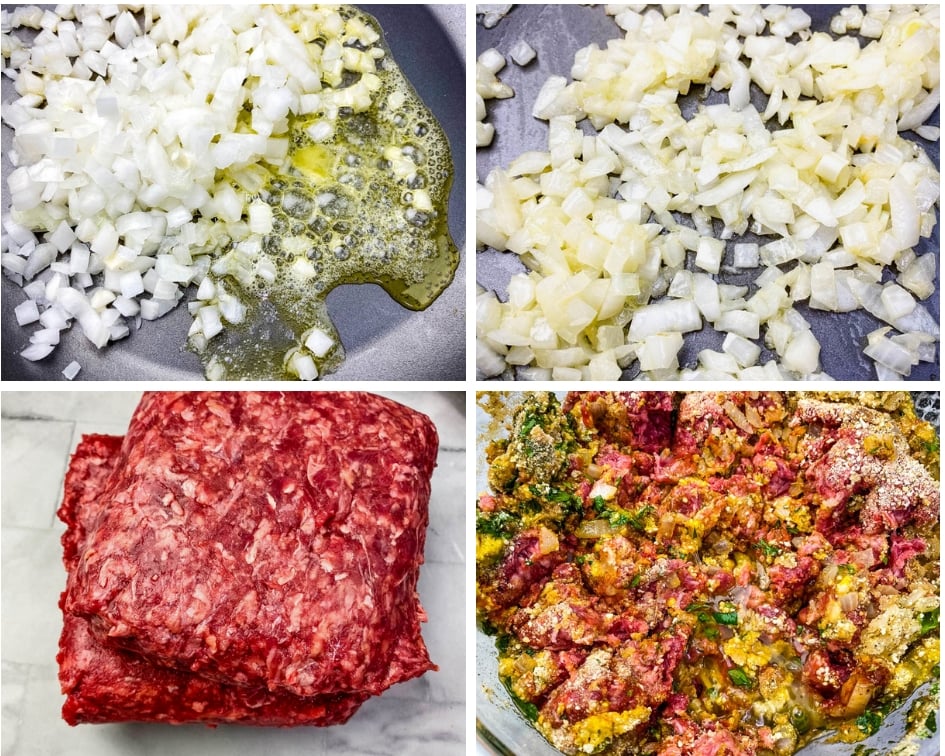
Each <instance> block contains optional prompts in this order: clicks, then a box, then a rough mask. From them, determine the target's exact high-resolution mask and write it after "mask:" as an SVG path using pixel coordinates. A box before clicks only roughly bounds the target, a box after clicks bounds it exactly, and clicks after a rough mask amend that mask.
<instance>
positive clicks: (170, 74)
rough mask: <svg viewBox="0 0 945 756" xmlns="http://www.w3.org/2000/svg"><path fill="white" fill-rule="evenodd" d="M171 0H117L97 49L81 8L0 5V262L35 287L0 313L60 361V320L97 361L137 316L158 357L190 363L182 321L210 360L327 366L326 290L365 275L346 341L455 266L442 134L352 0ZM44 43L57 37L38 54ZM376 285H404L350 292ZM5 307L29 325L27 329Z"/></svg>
mask: <svg viewBox="0 0 945 756" xmlns="http://www.w3.org/2000/svg"><path fill="white" fill-rule="evenodd" d="M176 10H177V13H176V14H174V15H172V14H168V13H163V14H162V12H161V9H160V8H157V7H145V8H144V9H143V10H142V11H141V12H139V13H137V14H132V13H131V12H128V11H120V12H119V15H118V16H116V17H114V18H112V17H111V16H110V17H109V19H107V20H105V21H104V27H103V28H104V29H105V30H106V31H105V32H102V31H101V29H99V32H100V33H99V34H98V36H100V37H103V39H102V41H101V45H100V46H101V48H102V50H101V51H100V52H98V51H93V50H89V51H85V50H83V49H81V48H82V45H85V44H86V42H87V41H89V40H92V39H95V38H96V35H94V34H92V32H91V31H90V29H85V25H92V21H93V20H95V19H98V20H99V21H101V20H102V18H101V16H98V15H95V14H96V13H97V12H98V11H97V10H96V9H95V8H94V7H90V9H89V10H86V11H83V12H79V13H74V12H72V11H68V10H67V11H65V13H66V15H68V16H70V17H69V18H67V19H59V20H58V21H57V23H56V24H52V23H51V20H50V19H47V18H46V17H45V16H43V15H42V13H41V12H39V13H40V16H39V17H37V18H33V17H31V16H30V15H29V14H30V12H29V11H27V10H25V9H22V8H21V9H16V10H14V11H12V14H11V15H10V16H8V20H10V21H11V22H12V23H13V25H14V26H15V27H16V28H15V30H14V31H15V32H16V35H17V36H15V35H12V34H11V35H10V36H9V37H7V38H6V39H7V41H8V42H9V46H10V48H11V51H12V52H11V54H12V55H13V57H12V58H11V68H12V69H15V70H17V71H18V72H19V73H18V76H17V79H16V82H15V88H16V91H17V94H18V95H19V96H20V97H19V99H18V100H16V101H15V102H13V104H12V105H10V106H9V107H8V108H5V111H6V112H5V115H6V117H5V123H6V124H7V125H8V126H11V129H12V131H14V132H15V135H14V136H13V138H12V140H11V141H12V144H11V145H9V150H8V151H7V143H6V142H7V137H8V136H9V133H10V130H6V133H5V152H6V155H5V157H7V156H8V157H10V158H11V159H12V162H13V166H14V168H13V169H12V170H11V171H10V173H9V175H8V176H6V178H7V182H8V185H9V187H10V192H9V196H10V199H11V211H10V213H9V215H8V216H6V217H5V226H6V228H5V231H6V232H7V233H6V234H5V248H4V251H5V252H7V254H4V272H5V273H6V274H7V277H8V278H11V279H12V280H13V281H14V283H16V284H19V285H21V286H23V287H24V288H25V289H26V294H27V296H28V297H29V299H28V301H27V302H26V303H23V302H22V299H21V298H22V295H21V294H19V292H16V293H15V294H14V296H15V298H16V300H17V307H18V309H16V311H15V312H14V309H13V307H5V309H4V320H5V334H11V333H12V335H13V336H14V337H18V338H17V339H16V341H17V342H18V343H17V346H16V347H15V348H16V349H17V352H18V358H20V359H21V361H22V358H25V359H26V360H33V361H36V362H38V363H40V365H43V364H51V363H53V362H56V364H57V366H58V363H59V360H58V359H56V357H57V356H56V355H53V354H52V353H53V352H54V351H56V347H57V344H58V341H59V339H58V337H59V334H60V333H61V332H63V331H65V332H66V333H63V340H64V341H66V342H71V341H74V340H75V338H74V337H75V336H77V335H82V336H84V337H85V339H83V340H82V342H83V343H84V342H85V341H88V342H89V343H90V344H91V345H93V346H94V347H97V350H96V351H95V352H93V356H92V358H91V359H88V358H87V357H86V356H83V359H88V364H90V365H92V366H96V365H97V363H98V362H100V361H101V359H102V357H103V356H105V355H107V354H109V353H110V352H111V353H114V352H116V351H117V352H120V351H121V350H122V349H123V348H124V349H127V348H128V347H129V346H130V347H132V351H133V352H138V351H139V350H140V349H142V348H144V346H143V345H142V347H139V345H138V344H137V343H134V342H135V341H136V337H137V339H140V338H143V337H145V336H147V337H148V338H149V339H151V340H152V341H154V342H155V344H154V349H151V350H150V352H149V356H150V357H152V358H153V357H156V358H157V359H156V360H155V361H157V362H158V363H161V362H165V363H184V364H187V365H192V366H193V367H196V365H195V364H194V362H195V360H194V358H193V357H188V356H187V355H186V354H183V353H180V350H181V349H183V348H184V347H185V342H186V348H187V349H188V350H189V351H190V352H191V353H192V354H193V355H195V356H196V357H197V358H199V360H200V362H201V363H202V364H203V370H204V372H205V374H206V377H208V378H210V379H240V378H255V379H269V378H277V379H278V378H303V379H312V378H316V377H319V376H322V375H325V374H330V373H332V372H335V371H337V370H338V369H339V368H340V366H341V365H342V363H343V361H344V359H345V349H344V346H343V344H342V338H341V336H340V335H339V333H338V330H337V328H336V326H335V323H334V322H333V321H332V317H330V316H329V311H328V305H327V302H326V300H327V297H328V295H329V293H330V292H332V291H333V290H335V289H336V288H337V287H339V286H341V285H343V284H375V285H376V286H373V287H368V288H367V289H366V290H365V291H364V294H363V295H362V306H361V308H360V309H359V322H360V325H359V327H358V328H359V338H358V339H357V340H356V341H355V347H356V349H359V348H360V347H362V345H364V344H365V343H367V342H369V341H371V340H373V339H375V338H377V337H378V336H379V335H380V333H381V332H384V331H386V330H390V329H391V328H395V327H396V324H399V323H401V322H404V323H406V320H408V319H409V318H408V316H407V315H406V314H404V315H399V314H396V313H395V314H394V315H391V311H392V310H393V311H396V310H398V309H399V307H402V308H404V311H420V310H424V309H427V308H429V307H430V305H431V304H432V303H433V302H434V301H436V300H437V299H438V298H439V296H440V295H441V294H442V293H443V291H444V290H445V289H446V288H447V287H448V286H449V285H450V283H451V282H452V281H453V278H454V275H455V272H456V270H457V267H458V264H459V253H458V250H457V248H456V245H455V244H454V241H453V238H452V237H451V233H450V226H449V224H448V218H447V209H448V207H447V206H448V204H449V200H450V190H451V186H452V183H453V159H452V156H451V153H450V144H449V139H448V137H447V134H446V132H445V131H444V129H443V127H442V126H441V125H440V123H438V121H437V118H436V117H435V116H434V114H433V113H432V112H431V110H430V109H429V108H428V107H427V105H425V104H424V102H423V101H422V100H421V98H420V96H419V95H418V94H417V92H416V91H415V90H414V88H413V87H412V86H411V83H410V82H409V81H408V80H407V78H406V76H405V75H404V73H403V72H402V70H401V69H400V67H399V66H398V65H397V63H396V62H395V61H394V60H393V56H392V55H391V53H390V50H389V48H388V47H387V45H386V42H385V40H384V39H383V37H382V35H381V28H380V26H379V24H378V23H377V21H376V20H375V19H374V18H373V17H372V16H370V15H368V14H367V13H364V12H362V11H360V10H358V9H357V8H354V7H351V6H332V7H328V6H325V7H319V6H309V7H289V6H285V7H283V6H280V7H279V8H276V7H271V8H266V9H263V10H261V11H260V12H259V13H255V12H254V11H252V10H247V11H245V12H243V13H240V12H238V11H235V10H230V11H227V12H226V13H222V12H221V9H219V8H212V7H210V8H207V7H196V6H189V7H181V8H178V9H176ZM415 10H416V9H415ZM49 13H50V14H51V13H52V12H51V11H50V12H49ZM18 14H19V15H18ZM72 16H74V18H73V17H72ZM431 20H432V17H431ZM37 26H44V27H48V28H43V29H41V30H40V31H39V32H38V34H37V33H33V32H31V31H30V29H29V27H32V28H34V29H35V28H36V27H37ZM99 26H102V24H99ZM395 26H397V25H396V24H395ZM20 27H27V28H26V29H25V30H23V29H22V28H20ZM77 29H78V31H77ZM398 33H399V34H401V35H402V34H403V30H402V29H400V28H399V27H398ZM57 34H58V36H56V35H57ZM20 37H22V39H20ZM69 40H72V41H73V42H75V43H76V44H71V43H70V42H69ZM209 40H213V46H214V49H215V50H216V52H215V55H214V56H208V55H206V50H207V49H208V44H209ZM76 45H78V47H79V54H78V56H77V57H72V53H74V52H76V51H75V50H73V49H72V48H73V47H76ZM53 48H55V49H53ZM60 48H61V50H60ZM50 50H52V51H53V52H55V51H56V50H60V52H62V51H63V50H64V51H65V52H64V53H62V55H61V56H60V57H61V60H60V59H59V58H57V59H56V61H57V65H55V66H52V68H50V70H48V71H47V70H46V69H45V68H43V66H44V65H47V66H48V65H49V63H48V60H49V55H50V54H52V53H50ZM34 51H35V53H36V54H34ZM40 53H42V54H40ZM106 53H107V55H106ZM96 56H98V57H96ZM99 58H105V59H106V62H107V65H106V66H104V67H103V66H99V65H98V63H100V62H101V61H99ZM59 63H62V66H59V65H58V64H59ZM66 64H69V66H70V67H71V70H70V71H69V74H65V75H64V71H65V68H63V66H66ZM90 66H92V68H91V69H90ZM98 68H101V69H102V70H101V72H100V71H98V70H97V69H98ZM53 69H55V70H53ZM70 74H71V75H70ZM83 77H84V78H83ZM435 96H439V94H437V95H435ZM5 98H7V99H9V97H7V95H6V92H5ZM441 105H442V103H441ZM40 127H42V128H40ZM47 132H48V133H47ZM454 138H455V135H454ZM103 185H104V186H107V187H111V188H110V189H109V191H107V192H105V191H104V190H102V186H103ZM100 195H101V196H100ZM453 210H454V212H455V208H453ZM31 232H35V236H33V234H32V233H31ZM454 232H455V228H454ZM34 247H35V249H34ZM377 287H380V288H382V289H383V290H384V291H385V292H386V294H387V295H388V296H389V297H390V299H391V300H393V302H396V303H397V305H393V304H392V303H391V304H390V305H388V306H387V308H386V309H384V307H383V306H381V308H380V310H377V308H376V307H373V306H370V305H369V306H364V305H365V304H366V303H367V302H371V303H373V302H374V301H375V299H376V296H375V295H374V294H373V293H372V289H377ZM378 291H379V290H378ZM368 298H370V299H368ZM335 301H337V298H336V300H335ZM185 302H186V303H187V308H188V310H189V313H190V315H191V316H192V317H191V319H190V322H189V323H185V320H186V316H184V315H183V305H184V303H185ZM398 306H399V307H398ZM34 310H35V312H34ZM374 310H377V312H376V313H375V312H374ZM47 311H49V312H48V314H47ZM333 311H337V310H335V308H334V306H333ZM372 315H376V316H377V317H379V322H376V323H372ZM180 316H183V317H180ZM417 317H420V316H417ZM158 318H163V319H164V320H163V322H161V323H156V324H150V323H143V321H148V320H156V319H158ZM14 319H15V321H16V323H18V324H20V325H23V326H25V327H27V328H29V329H30V330H31V331H32V329H33V328H34V327H35V328H37V329H38V331H33V332H32V333H30V334H29V335H28V338H29V344H28V345H27V346H26V347H23V348H21V344H23V343H25V342H26V338H27V333H26V332H24V331H21V330H19V328H18V327H17V326H16V324H15V323H13V321H14ZM415 320H416V318H415ZM37 321H39V322H38V323H37V324H36V325H35V326H34V325H33V324H34V323H36V322H37ZM142 325H143V326H144V331H143V333H141V334H139V333H138V329H139V328H140V327H142ZM70 328H71V329H72V330H73V331H75V332H77V333H76V334H69V333H68V330H69V329H70ZM181 328H183V329H184V330H185V331H186V335H185V333H183V332H181V330H180V329H181ZM372 329H373V333H371V332H370V331H372ZM361 331H363V332H364V333H363V334H362V333H360V332H361ZM129 336H130V337H131V338H130V341H131V342H132V343H131V344H124V345H121V346H120V347H117V348H116V347H112V348H109V347H108V346H107V345H109V344H110V342H113V341H117V340H121V339H124V338H127V337H129ZM67 337H73V338H67ZM175 340H177V341H176V343H175ZM346 340H347V337H346ZM156 342H160V344H159V345H158V344H157V343H156ZM418 343H422V342H417V341H416V340H414V341H413V344H414V345H416V344H418ZM169 346H170V347H171V348H170V349H169V348H168V347H169ZM74 351H79V350H74ZM87 351H88V346H87V345H86V352H87ZM145 351H147V350H145ZM174 352H178V355H175V354H174ZM359 356H360V355H359ZM117 357H118V361H119V362H121V355H120V354H119V355H117ZM420 357H421V355H417V358H420ZM10 364H11V361H10V360H9V359H5V360H4V366H5V370H4V372H5V373H6V372H7V368H8V367H9V365H10ZM26 364H28V363H24V365H26ZM169 366H173V365H169ZM127 367H128V366H127V365H126V366H125V368H127ZM191 369H192V368H191ZM13 372H20V371H13ZM23 372H28V371H27V370H26V369H24V371H23ZM361 372H362V374H361V376H360V377H378V376H377V374H373V375H372V374H368V375H364V374H363V366H362V371H361ZM11 375H12V373H11ZM43 377H50V376H46V375H44V376H43ZM103 377H104V376H103Z"/></svg>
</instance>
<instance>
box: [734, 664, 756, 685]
mask: <svg viewBox="0 0 945 756" xmlns="http://www.w3.org/2000/svg"><path fill="white" fill-rule="evenodd" d="M728 679H729V680H731V681H732V682H733V683H735V685H737V686H738V687H739V688H752V687H754V681H753V680H752V679H751V678H750V677H749V676H748V674H747V673H746V672H745V670H743V669H742V668H741V667H735V669H730V670H729V671H728Z"/></svg>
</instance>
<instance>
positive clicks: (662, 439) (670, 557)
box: [476, 392, 939, 756]
mask: <svg viewBox="0 0 945 756" xmlns="http://www.w3.org/2000/svg"><path fill="white" fill-rule="evenodd" d="M482 403H483V405H484V406H488V405H489V404H490V403H491V404H492V405H495V404H500V405H501V404H502V402H497V401H496V398H495V396H493V397H492V398H491V399H486V400H485V401H483V402H482ZM507 416H508V418H509V420H508V422H507V424H506V430H507V433H505V434H497V435H501V436H502V437H501V438H493V439H492V440H491V442H490V443H489V444H488V446H487V447H486V458H487V464H488V469H487V475H488V484H489V488H490V490H489V491H488V492H485V493H482V494H481V495H480V496H479V498H478V507H477V527H476V530H477V609H478V616H479V620H480V623H481V628H482V629H484V630H485V631H486V632H489V633H491V634H495V635H496V636H497V646H498V673H499V677H500V679H501V680H502V681H503V682H504V683H505V685H506V687H507V688H508V691H509V693H510V694H511V696H512V698H513V700H514V701H515V702H516V703H517V704H518V706H519V708H520V710H521V712H522V713H523V714H524V715H525V716H527V717H528V718H529V719H531V720H532V721H533V722H534V723H535V726H536V727H537V728H538V730H539V731H540V732H541V733H542V734H543V735H544V736H545V737H546V738H547V739H548V740H549V741H550V742H551V743H552V744H553V745H554V746H555V747H556V748H558V749H560V750H561V751H563V752H564V753H566V754H577V753H620V754H624V753H626V754H658V755H659V756H689V755H691V754H696V755H699V754H706V755H707V756H708V755H710V754H711V755H716V754H731V755H736V756H737V755H740V754H745V755H751V754H790V753H793V752H794V751H795V750H796V749H798V748H799V747H801V746H803V745H804V744H805V743H807V742H808V741H809V740H810V739H811V738H813V737H814V736H815V735H818V734H822V733H823V732H824V731H825V730H831V731H834V733H835V734H834V735H833V737H834V738H836V739H839V740H841V741H845V742H856V741H858V740H862V739H863V738H865V737H867V736H868V735H871V734H873V733H874V732H876V731H877V729H878V728H879V727H880V725H881V723H882V721H883V718H884V717H885V716H886V715H887V714H888V713H889V712H890V711H892V710H893V709H896V708H897V707H898V706H899V705H900V704H901V703H902V702H903V701H905V700H906V699H907V698H908V697H909V696H910V695H912V694H913V692H914V691H916V689H917V688H918V687H919V686H920V685H922V684H923V683H925V682H927V681H929V680H930V679H932V678H935V677H937V676H938V658H939V656H938V654H939V646H938V624H939V621H938V617H939V551H938V527H939V484H938V481H937V477H938V468H939V453H938V437H937V434H936V431H935V430H934V429H933V428H932V427H931V426H930V425H929V424H927V423H925V422H923V421H921V420H920V419H918V418H917V416H916V414H915V413H914V410H913V408H912V405H911V402H910V399H909V396H908V395H907V394H871V395H856V394H854V395H849V394H848V395H834V394H829V395H828V394H778V393H757V392H734V393H724V394H723V393H686V394H669V393H663V392H622V393H603V392H587V393H572V394H569V395H568V396H567V397H566V399H565V400H564V401H563V403H561V402H559V400H558V399H557V398H556V397H555V396H554V395H552V394H544V393H532V394H527V395H526V396H525V398H524V399H523V400H522V401H521V402H520V403H519V404H517V405H515V406H514V407H512V409H511V410H507ZM926 687H928V686H926ZM933 692H937V687H935V688H934V689H933ZM936 710H937V701H934V700H933V697H932V696H931V695H930V696H929V697H928V698H927V699H925V698H923V699H920V702H919V704H917V705H916V706H914V707H913V710H912V711H910V717H911V718H912V719H918V724H919V725H922V726H924V728H925V733H926V735H928V736H931V733H933V732H935V731H936V718H935V716H936V715H935V711H936Z"/></svg>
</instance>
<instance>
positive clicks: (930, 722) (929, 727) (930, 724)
mask: <svg viewBox="0 0 945 756" xmlns="http://www.w3.org/2000/svg"><path fill="white" fill-rule="evenodd" d="M937 729H938V727H937V725H936V722H935V710H934V709H933V710H932V711H930V712H929V715H928V716H927V717H926V718H925V731H926V732H925V737H927V738H931V737H932V736H933V735H934V734H935V731H936V730H937Z"/></svg>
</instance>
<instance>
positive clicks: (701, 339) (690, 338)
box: [476, 5, 941, 381]
mask: <svg viewBox="0 0 945 756" xmlns="http://www.w3.org/2000/svg"><path fill="white" fill-rule="evenodd" d="M799 7H802V8H803V9H804V10H805V11H806V12H807V13H808V14H809V15H810V16H811V18H812V20H813V24H812V26H813V28H814V29H816V30H827V29H828V28H829V24H830V19H831V18H832V17H833V16H834V15H835V14H836V13H837V11H838V10H839V9H840V8H842V7H844V6H840V5H801V6H799ZM618 35H619V36H623V35H624V32H623V30H622V29H620V28H619V27H618V26H617V25H616V23H614V21H613V19H612V18H611V17H610V16H607V15H605V13H604V8H603V6H595V7H586V6H582V5H516V6H515V7H514V8H513V9H512V10H511V12H510V13H509V15H508V16H507V17H506V18H505V19H503V20H502V21H500V22H499V24H498V25H497V26H495V27H494V28H492V29H485V28H483V26H482V24H481V23H477V25H476V55H477V56H478V55H479V54H480V53H482V52H483V51H484V50H487V49H488V48H490V47H494V48H496V49H497V50H499V51H500V52H502V53H503V54H504V55H505V56H506V59H507V60H508V65H507V66H506V67H505V68H503V69H502V70H501V71H500V72H499V74H498V76H499V79H500V80H501V81H503V82H504V83H506V84H509V85H510V86H511V87H512V89H513V90H515V96H514V97H512V98H509V99H506V100H489V101H487V103H486V109H487V111H488V116H487V119H486V120H487V121H488V122H489V123H492V124H493V125H494V126H495V130H496V136H495V138H494V140H493V142H492V145H490V146H489V147H486V148H479V149H478V150H477V153H476V174H477V178H478V180H479V181H480V182H482V181H484V180H485V178H486V176H487V175H488V173H489V171H490V170H492V169H493V168H497V167H505V166H507V165H508V164H509V163H510V162H511V161H512V159H513V158H515V157H517V156H518V155H520V154H521V153H522V152H525V151H527V150H546V149H547V141H548V140H547V133H548V128H547V123H546V122H545V121H539V120H537V119H535V118H533V117H532V115H531V111H532V105H533V104H534V101H535V96H536V95H537V94H538V91H539V89H540V88H541V86H542V84H543V83H544V82H545V80H546V79H547V78H548V77H549V76H550V75H552V74H556V75H559V76H564V77H566V78H567V79H568V80H569V81H570V80H571V77H570V72H571V66H572V64H573V63H574V53H575V52H577V50H579V49H581V48H582V47H586V46H587V45H589V44H592V43H596V44H597V45H599V46H600V47H603V46H604V45H605V44H606V42H607V40H608V39H613V38H614V37H617V36H618ZM518 40H525V41H526V42H528V44H530V45H531V46H532V47H533V48H534V49H535V50H536V51H537V53H538V56H537V58H536V59H535V60H534V61H533V62H531V63H529V64H528V65H527V66H525V67H519V66H517V65H515V64H514V63H513V62H512V61H511V59H510V58H509V57H508V52H509V51H510V50H511V48H512V45H514V44H515V43H516V42H517V41H518ZM702 91H703V87H701V86H699V87H693V91H692V93H691V94H690V95H688V96H686V97H682V98H680V106H681V108H682V110H683V113H684V114H687V115H688V114H689V113H691V112H694V110H695V107H696V104H697V101H698V100H699V98H700V97H701V95H702ZM752 100H753V102H754V103H755V105H756V107H757V106H759V105H760V107H759V109H763V107H764V103H765V102H766V101H767V98H766V97H765V95H764V94H763V93H762V92H761V91H760V90H758V89H756V88H755V87H754V85H752ZM720 101H726V102H727V101H728V96H727V93H726V92H722V93H712V94H711V95H710V96H709V97H708V100H707V102H710V103H712V102H720ZM928 123H931V124H934V125H938V123H939V110H938V109H936V110H935V113H934V114H933V115H932V117H931V118H930V119H929V121H928ZM584 128H585V131H587V132H588V133H591V132H592V129H591V127H590V125H588V124H587V122H586V121H585V122H584ZM903 136H904V137H905V138H907V139H911V140H913V141H915V142H917V143H919V144H920V145H922V147H923V149H924V150H925V151H926V153H927V154H928V156H929V157H930V158H931V159H932V161H933V162H934V163H935V164H936V165H940V153H939V143H938V142H929V141H927V140H924V139H921V138H920V137H918V136H917V135H916V134H914V133H913V132H903ZM762 238H763V239H764V240H765V241H770V240H771V237H753V236H752V235H750V234H749V235H746V236H745V237H743V239H745V240H748V241H752V240H758V239H762ZM736 241H737V240H736ZM939 248H940V243H939V228H938V225H936V227H935V231H934V232H933V234H932V236H931V237H930V238H928V239H922V240H921V241H920V243H919V246H918V247H917V248H916V252H917V253H918V254H924V253H926V252H936V253H937V252H938V250H939ZM729 254H730V252H729ZM728 259H729V258H727V260H728ZM690 263H691V261H690ZM723 264H724V263H723ZM524 270H525V267H524V265H522V264H521V262H520V261H519V259H518V256H517V255H514V254H512V253H500V252H497V251H495V250H492V249H487V250H485V251H483V252H480V253H479V254H478V255H477V256H476V280H477V281H478V282H479V283H480V284H481V285H482V286H483V287H485V288H486V289H490V290H492V291H495V292H497V293H498V295H499V298H500V299H502V300H503V301H504V300H505V299H506V285H507V284H508V280H509V278H511V276H512V275H513V274H515V273H519V272H522V271H524ZM753 277H754V276H753V275H747V274H741V275H733V274H723V275H722V276H720V277H719V280H720V282H723V283H731V284H737V285H746V284H748V283H749V282H750V281H751V279H752V278H753ZM935 283H936V289H935V293H934V294H933V295H932V297H930V298H929V299H927V300H925V301H924V302H923V304H924V305H925V306H926V307H927V308H928V310H929V312H930V313H931V315H932V317H933V318H935V320H936V322H938V320H939V303H940V300H939V297H940V275H937V276H936V282H935ZM797 309H798V310H799V311H800V312H801V314H802V315H803V316H804V317H805V318H806V319H807V320H808V322H809V323H810V324H811V327H812V330H813V332H814V335H815V336H816V337H817V339H818V341H820V343H821V352H820V359H821V364H822V366H823V369H824V371H825V372H826V373H828V374H829V375H831V376H832V377H834V378H836V379H839V380H872V381H875V380H876V373H875V371H874V369H873V363H872V360H870V359H868V358H867V357H865V356H864V355H863V353H862V349H863V347H864V346H865V345H866V334H868V333H869V332H870V331H873V330H875V329H876V328H879V327H881V326H883V325H885V323H881V322H880V321H879V320H877V319H876V318H874V317H873V316H872V315H870V314H869V313H867V312H865V311H856V312H852V313H844V314H835V313H826V312H823V311H820V310H813V309H810V308H808V307H807V306H806V305H804V304H801V305H798V306H797ZM722 339H723V334H719V333H716V332H715V331H714V330H712V329H710V328H706V329H703V330H702V331H700V332H696V333H691V334H687V336H686V340H685V343H684V345H683V348H682V352H681V353H680V359H679V362H680V365H684V366H687V367H694V366H695V364H696V358H697V355H698V353H699V352H700V351H701V350H702V349H716V350H718V349H721V345H722ZM774 357H776V355H774V354H773V353H772V352H770V351H769V350H767V349H763V350H762V356H761V359H760V360H759V364H764V363H765V362H767V361H768V360H769V359H772V358H774ZM939 359H940V357H939V358H937V360H936V362H935V363H920V364H919V365H917V366H916V367H914V368H913V370H912V374H911V376H910V377H909V380H938V378H939V376H940V375H941V373H940V370H939ZM638 372H639V371H638V370H637V367H636V363H634V364H633V365H632V366H631V367H630V368H629V369H628V370H625V371H624V376H623V377H624V378H625V379H632V378H634V377H636V375H637V374H638Z"/></svg>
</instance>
